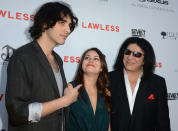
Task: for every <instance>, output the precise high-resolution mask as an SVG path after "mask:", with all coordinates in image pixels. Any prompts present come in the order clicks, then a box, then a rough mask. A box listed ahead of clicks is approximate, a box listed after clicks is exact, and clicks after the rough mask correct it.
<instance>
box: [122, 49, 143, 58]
mask: <svg viewBox="0 0 178 131" xmlns="http://www.w3.org/2000/svg"><path fill="white" fill-rule="evenodd" d="M131 53H132V55H133V56H134V57H137V58H140V57H141V56H142V55H143V54H142V53H140V52H137V51H131V50H129V49H125V50H124V54H125V55H130V54H131Z"/></svg>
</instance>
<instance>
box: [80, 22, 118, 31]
mask: <svg viewBox="0 0 178 131" xmlns="http://www.w3.org/2000/svg"><path fill="white" fill-rule="evenodd" d="M82 28H83V29H89V30H97V31H99V30H100V31H111V32H119V31H120V29H119V26H118V25H104V24H98V23H92V22H84V21H82Z"/></svg>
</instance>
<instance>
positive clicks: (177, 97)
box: [168, 93, 178, 100]
mask: <svg viewBox="0 0 178 131" xmlns="http://www.w3.org/2000/svg"><path fill="white" fill-rule="evenodd" d="M168 100H178V93H168Z"/></svg>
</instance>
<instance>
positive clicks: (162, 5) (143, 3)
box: [131, 0, 175, 13]
mask: <svg viewBox="0 0 178 131" xmlns="http://www.w3.org/2000/svg"><path fill="white" fill-rule="evenodd" d="M131 5H132V6H133V7H138V8H145V9H151V10H156V11H165V12H171V13H174V12H175V11H174V9H172V8H170V7H169V5H170V2H169V1H168V0H137V2H134V3H131Z"/></svg>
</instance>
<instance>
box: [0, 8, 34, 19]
mask: <svg viewBox="0 0 178 131" xmlns="http://www.w3.org/2000/svg"><path fill="white" fill-rule="evenodd" d="M0 17H1V18H7V19H11V20H24V21H33V19H34V15H33V14H28V13H24V12H15V11H10V10H3V9H0Z"/></svg>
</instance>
